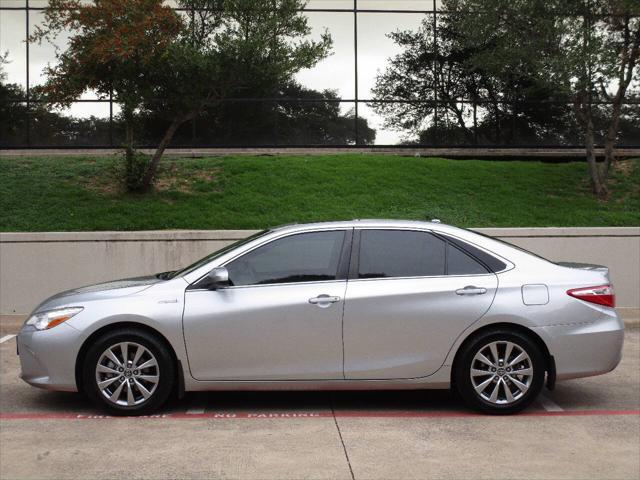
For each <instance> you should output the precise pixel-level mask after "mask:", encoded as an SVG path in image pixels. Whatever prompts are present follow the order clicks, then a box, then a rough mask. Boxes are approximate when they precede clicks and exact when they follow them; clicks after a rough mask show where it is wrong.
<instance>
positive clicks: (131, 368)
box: [95, 342, 160, 407]
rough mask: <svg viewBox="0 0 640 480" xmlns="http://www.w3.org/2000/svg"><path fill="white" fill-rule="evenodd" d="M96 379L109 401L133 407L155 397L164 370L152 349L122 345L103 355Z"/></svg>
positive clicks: (107, 350)
mask: <svg viewBox="0 0 640 480" xmlns="http://www.w3.org/2000/svg"><path fill="white" fill-rule="evenodd" d="M95 378H96V384H97V385H98V390H99V391H100V392H101V393H102V395H103V396H104V397H105V398H106V399H107V400H108V401H109V402H111V403H114V404H116V405H120V406H125V407H127V406H128V407H131V406H134V405H141V404H143V403H145V402H146V401H147V400H149V399H150V398H151V397H152V396H153V394H154V392H155V391H156V389H157V387H158V383H159V381H160V367H159V365H158V361H157V359H156V357H155V356H154V355H153V353H151V351H150V350H149V349H148V348H146V347H144V346H143V345H140V344H139V343H135V342H120V343H116V344H114V345H112V346H110V347H108V348H107V349H106V350H105V351H104V352H103V353H102V355H100V357H99V359H98V363H97V365H96V369H95Z"/></svg>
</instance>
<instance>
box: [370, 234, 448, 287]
mask: <svg viewBox="0 0 640 480" xmlns="http://www.w3.org/2000/svg"><path fill="white" fill-rule="evenodd" d="M445 248H446V243H445V242H444V241H443V240H440V239H439V238H438V237H436V236H435V235H432V234H430V233H426V232H413V231H404V230H362V232H361V234H360V261H359V266H358V278H389V277H426V276H438V275H444V274H445Z"/></svg>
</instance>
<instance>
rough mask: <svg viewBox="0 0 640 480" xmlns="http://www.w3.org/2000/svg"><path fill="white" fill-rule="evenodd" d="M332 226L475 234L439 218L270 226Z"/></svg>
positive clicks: (304, 228) (297, 228)
mask: <svg viewBox="0 0 640 480" xmlns="http://www.w3.org/2000/svg"><path fill="white" fill-rule="evenodd" d="M332 228H402V229H407V228H408V229H410V228H416V229H420V230H434V231H437V232H442V233H446V232H449V233H451V234H458V235H461V236H468V235H470V234H471V235H473V232H471V231H469V230H465V229H462V228H458V227H454V226H452V225H447V224H444V223H441V222H440V221H439V220H434V221H431V222H427V221H420V220H392V219H355V220H343V221H334V222H314V223H293V224H288V225H280V226H277V227H273V228H270V229H269V231H270V232H272V233H280V234H281V233H288V232H292V233H293V232H303V231H307V230H316V229H322V230H325V229H332Z"/></svg>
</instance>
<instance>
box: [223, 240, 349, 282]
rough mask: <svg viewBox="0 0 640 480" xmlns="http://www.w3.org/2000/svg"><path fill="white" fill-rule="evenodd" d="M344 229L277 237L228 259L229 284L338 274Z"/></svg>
mask: <svg viewBox="0 0 640 480" xmlns="http://www.w3.org/2000/svg"><path fill="white" fill-rule="evenodd" d="M344 238H345V232H344V231H331V232H310V233H300V234H296V235H290V236H288V237H284V238H279V239H277V240H274V241H272V242H269V243H268V244H266V245H263V246H261V247H258V248H256V249H255V250H252V251H250V252H249V253H247V254H245V255H243V256H241V257H240V258H237V259H235V260H233V261H231V262H229V263H228V264H227V265H225V266H226V268H227V270H228V271H229V280H230V282H231V285H234V286H243V285H267V284H273V283H295V282H317V281H323V280H335V279H336V278H337V277H338V267H339V264H340V254H341V252H342V245H343V243H344Z"/></svg>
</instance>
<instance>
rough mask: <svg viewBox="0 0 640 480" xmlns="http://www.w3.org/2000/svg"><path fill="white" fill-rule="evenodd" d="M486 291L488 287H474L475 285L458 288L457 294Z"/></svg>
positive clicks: (481, 293)
mask: <svg viewBox="0 0 640 480" xmlns="http://www.w3.org/2000/svg"><path fill="white" fill-rule="evenodd" d="M485 293H487V289H486V288H481V287H474V286H473V285H468V286H466V287H464V288H461V289H459V290H456V295H483V294H485Z"/></svg>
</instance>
